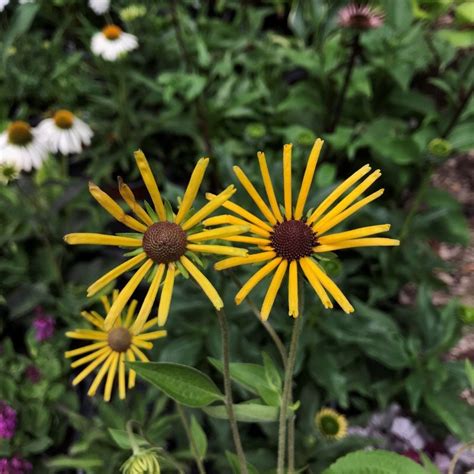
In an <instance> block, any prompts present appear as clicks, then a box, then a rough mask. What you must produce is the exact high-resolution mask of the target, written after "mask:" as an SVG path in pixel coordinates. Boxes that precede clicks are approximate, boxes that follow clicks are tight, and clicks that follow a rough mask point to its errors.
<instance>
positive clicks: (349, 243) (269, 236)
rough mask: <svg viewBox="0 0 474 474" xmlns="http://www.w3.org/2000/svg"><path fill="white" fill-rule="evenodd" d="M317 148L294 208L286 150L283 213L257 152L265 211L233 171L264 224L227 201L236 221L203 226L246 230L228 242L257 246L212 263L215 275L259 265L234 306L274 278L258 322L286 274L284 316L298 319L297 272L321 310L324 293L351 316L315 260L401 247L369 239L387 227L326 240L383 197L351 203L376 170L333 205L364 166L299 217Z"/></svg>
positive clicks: (247, 184) (243, 179)
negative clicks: (247, 232) (365, 249)
mask: <svg viewBox="0 0 474 474" xmlns="http://www.w3.org/2000/svg"><path fill="white" fill-rule="evenodd" d="M322 146H323V141H322V140H319V139H318V140H316V142H315V143H314V145H313V149H312V150H311V154H310V156H309V159H308V163H307V165H306V170H305V173H304V176H303V181H302V183H301V187H300V190H299V193H298V198H297V200H296V205H295V206H293V198H292V196H293V194H292V177H291V145H285V146H284V148H283V192H284V205H283V206H282V208H280V205H279V204H278V201H277V199H276V195H275V191H274V189H273V185H272V181H271V178H270V173H269V170H268V166H267V162H266V159H265V155H264V154H263V153H262V152H259V153H258V161H259V165H260V171H261V173H262V178H263V182H264V186H265V191H266V194H267V198H268V202H269V204H270V205H268V204H267V203H266V202H265V200H264V199H263V198H262V197H261V195H260V194H259V193H258V191H257V190H256V189H255V187H254V186H253V184H252V183H251V182H250V180H249V178H248V177H247V176H246V175H245V173H244V172H243V171H242V170H241V169H240V168H239V167H238V166H234V172H235V174H236V176H237V178H238V180H239V181H240V183H241V184H242V186H243V187H244V188H245V190H246V191H247V193H248V194H249V195H250V197H251V198H252V199H253V201H254V203H255V205H256V207H257V208H258V209H259V210H260V212H261V214H262V216H263V218H260V217H258V216H256V215H255V214H253V213H251V212H249V211H247V210H246V209H244V208H242V207H240V206H238V205H237V204H235V203H233V202H231V201H227V202H225V203H223V207H225V208H226V209H228V210H230V211H232V212H233V213H235V214H237V216H238V217H237V216H234V215H223V216H215V217H211V218H209V219H206V220H205V221H204V225H216V224H222V223H228V224H236V225H248V226H249V227H250V232H251V233H252V234H253V235H252V236H235V237H233V236H231V237H228V238H227V240H229V241H233V242H243V243H247V244H251V245H255V246H258V247H259V248H260V250H261V252H259V253H255V254H253V255H249V256H247V257H246V258H242V257H232V258H228V259H225V260H222V261H220V262H217V263H216V265H215V268H216V269H217V270H225V269H227V268H231V267H236V266H239V265H247V264H255V263H264V265H263V267H262V268H260V269H259V270H258V271H257V272H256V273H255V274H254V275H253V276H252V277H251V278H250V279H249V280H248V281H247V282H246V283H245V284H244V285H243V286H242V288H241V290H240V291H239V292H238V293H237V295H236V297H235V301H236V303H237V304H240V303H241V302H242V301H243V300H244V298H245V297H246V296H247V295H248V294H249V293H250V292H251V291H252V289H253V288H254V287H255V286H256V285H257V284H258V283H259V282H260V281H261V280H263V278H264V277H266V276H267V275H269V274H270V273H273V277H272V280H271V283H270V286H269V287H268V290H267V293H266V296H265V299H264V301H263V305H262V308H261V317H262V319H264V320H266V319H268V316H269V315H270V311H271V309H272V306H273V303H274V301H275V298H276V295H277V293H278V290H279V289H280V287H281V284H282V282H283V278H284V276H285V275H286V274H288V306H289V314H290V315H291V316H293V317H297V316H298V313H299V310H298V278H299V277H298V273H299V271H302V272H303V275H304V276H305V277H306V278H307V280H308V281H309V283H310V285H311V286H312V287H313V289H314V291H315V292H316V293H317V295H318V296H319V298H320V299H321V301H322V303H323V305H324V307H325V308H332V307H333V304H332V302H331V300H330V298H329V296H328V293H329V294H330V295H331V296H332V297H333V298H334V299H335V300H336V301H337V303H338V304H339V305H340V306H341V308H342V309H343V310H344V311H345V312H346V313H352V312H353V311H354V308H353V307H352V305H351V304H350V303H349V301H348V300H347V298H346V297H345V296H344V294H343V293H342V291H341V290H340V289H339V288H338V287H337V286H336V284H335V283H334V282H333V281H332V280H331V278H329V277H328V275H327V274H326V273H325V271H324V270H323V268H322V267H321V266H320V265H319V264H318V263H317V261H316V260H315V258H314V257H315V255H317V254H319V253H324V252H333V251H335V250H341V249H348V248H354V247H367V246H380V245H382V246H383V245H399V243H400V242H399V241H398V240H394V239H387V238H380V237H369V236H373V235H375V234H378V233H380V232H387V231H388V230H389V229H390V225H389V224H383V225H375V226H368V227H361V228H358V229H354V230H350V231H345V232H337V233H334V234H328V232H329V231H330V230H331V229H333V228H334V227H336V226H337V225H338V224H339V223H341V222H343V221H344V220H346V219H347V218H348V217H349V216H351V215H352V214H354V213H355V212H357V211H358V210H359V209H361V208H362V207H364V206H366V205H367V204H369V203H370V202H372V201H373V200H374V199H377V198H378V197H380V196H381V195H382V193H383V189H380V190H379V191H376V192H375V193H373V194H370V195H369V196H367V197H365V198H364V199H361V200H359V201H357V202H356V200H357V199H358V198H359V196H360V195H361V194H362V193H363V192H364V191H365V190H366V189H367V188H368V187H369V186H370V185H371V184H372V183H373V182H374V181H375V180H376V179H378V178H379V177H380V176H381V173H380V170H376V171H374V172H372V173H371V174H370V175H369V176H368V177H366V178H365V179H364V180H363V181H362V182H361V183H360V184H358V185H357V186H355V187H354V189H353V190H352V191H351V192H350V193H348V194H347V195H346V196H345V197H344V198H342V199H341V200H340V201H339V202H338V203H337V204H335V203H336V201H337V200H338V199H339V198H341V197H342V196H343V194H344V193H345V192H346V191H347V190H349V189H350V188H351V187H352V186H353V185H355V184H356V183H358V182H359V181H360V180H361V179H362V178H363V177H364V176H365V175H367V173H369V171H370V166H369V165H365V166H363V167H362V168H361V169H360V170H359V171H357V172H356V173H354V174H353V175H352V176H350V177H349V178H347V179H346V180H345V181H344V182H343V183H342V184H340V185H339V186H338V187H337V188H336V189H335V190H334V191H333V192H332V193H331V194H329V196H328V197H327V198H326V199H324V200H323V201H322V202H321V203H320V204H319V206H317V207H316V209H315V210H313V211H310V212H309V213H308V214H307V215H305V214H304V208H305V204H306V200H307V197H308V193H309V191H310V188H311V184H312V181H313V176H314V173H315V170H316V164H317V161H318V158H319V154H320V152H321V148H322ZM207 198H208V199H215V198H214V195H212V194H208V195H207Z"/></svg>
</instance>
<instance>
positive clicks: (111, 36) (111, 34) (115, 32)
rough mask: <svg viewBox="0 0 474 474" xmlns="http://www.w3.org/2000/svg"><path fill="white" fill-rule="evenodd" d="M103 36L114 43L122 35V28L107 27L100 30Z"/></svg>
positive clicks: (115, 26)
mask: <svg viewBox="0 0 474 474" xmlns="http://www.w3.org/2000/svg"><path fill="white" fill-rule="evenodd" d="M102 33H103V34H104V36H105V37H106V38H107V39H108V40H111V41H115V40H116V39H118V38H119V37H120V35H121V34H122V28H120V26H117V25H107V26H105V27H104V28H103V29H102Z"/></svg>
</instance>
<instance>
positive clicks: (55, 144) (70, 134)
mask: <svg viewBox="0 0 474 474" xmlns="http://www.w3.org/2000/svg"><path fill="white" fill-rule="evenodd" d="M37 130H38V132H39V135H40V137H41V140H42V141H43V142H44V143H45V145H46V147H47V148H48V150H49V151H50V152H52V153H61V154H63V155H68V154H70V153H80V152H81V151H82V146H83V145H85V146H89V145H90V144H91V138H92V136H93V135H94V133H93V132H92V130H91V128H90V127H89V125H87V124H86V123H85V122H84V121H82V120H81V119H80V118H78V117H76V116H75V115H74V114H73V113H72V112H69V110H58V111H57V112H56V113H55V114H54V116H53V118H49V119H46V120H43V121H42V122H41V123H40V124H39V125H38V127H37Z"/></svg>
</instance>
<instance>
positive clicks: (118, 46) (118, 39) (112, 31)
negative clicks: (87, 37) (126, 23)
mask: <svg viewBox="0 0 474 474" xmlns="http://www.w3.org/2000/svg"><path fill="white" fill-rule="evenodd" d="M136 48H138V40H137V37H136V36H135V35H131V34H130V33H125V32H124V31H122V28H120V27H119V26H117V25H107V26H106V27H104V28H103V29H102V31H99V32H98V33H96V34H95V35H94V36H93V37H92V42H91V50H92V52H93V53H94V54H95V55H96V56H101V57H102V58H103V59H105V60H106V61H116V60H117V59H118V58H119V57H120V56H122V55H124V54H126V53H128V52H129V51H132V50H134V49H136Z"/></svg>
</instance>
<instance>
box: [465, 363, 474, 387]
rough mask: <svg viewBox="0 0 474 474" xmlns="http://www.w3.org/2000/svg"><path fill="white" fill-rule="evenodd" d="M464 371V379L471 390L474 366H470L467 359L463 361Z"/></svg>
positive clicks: (473, 383) (473, 379)
mask: <svg viewBox="0 0 474 474" xmlns="http://www.w3.org/2000/svg"><path fill="white" fill-rule="evenodd" d="M464 370H465V371H466V377H467V380H468V381H469V385H470V386H471V389H474V366H473V365H472V364H471V361H470V360H469V359H466V360H465V363H464Z"/></svg>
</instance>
